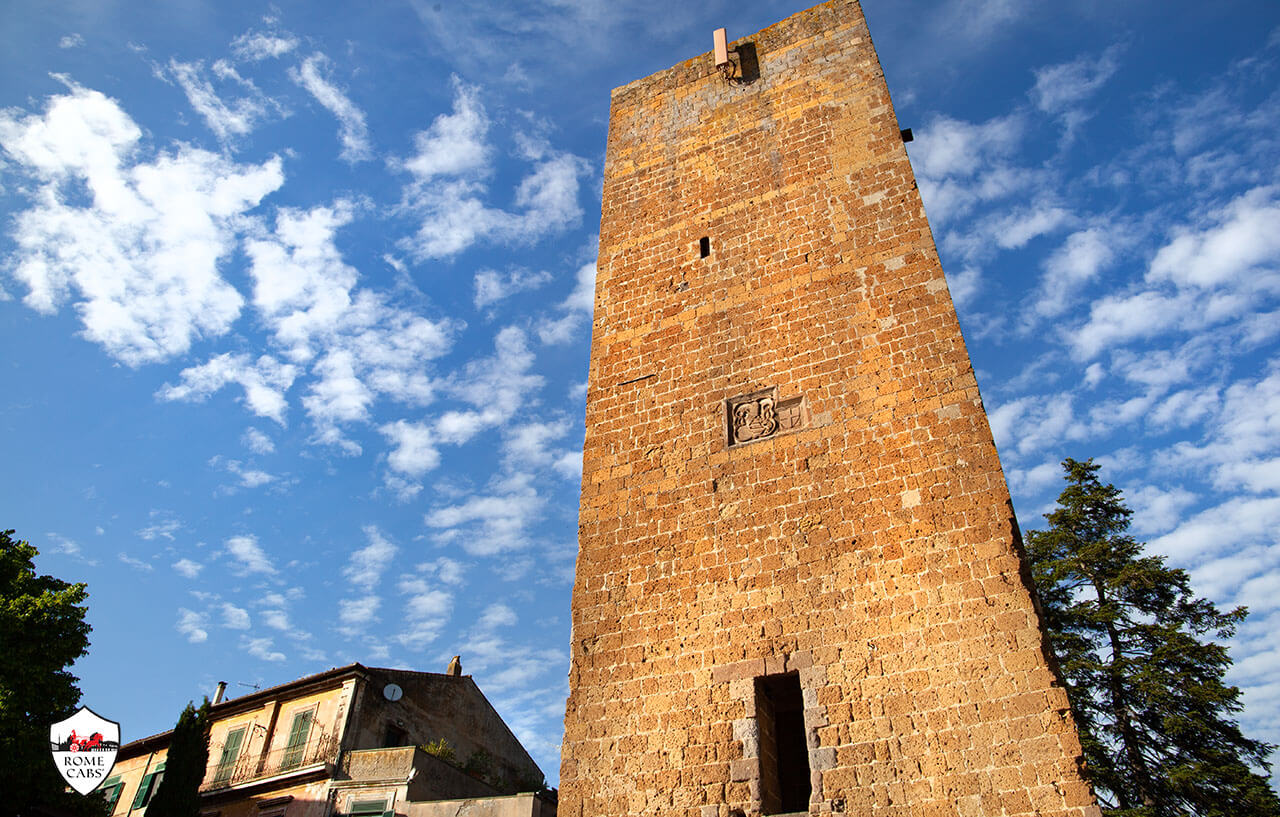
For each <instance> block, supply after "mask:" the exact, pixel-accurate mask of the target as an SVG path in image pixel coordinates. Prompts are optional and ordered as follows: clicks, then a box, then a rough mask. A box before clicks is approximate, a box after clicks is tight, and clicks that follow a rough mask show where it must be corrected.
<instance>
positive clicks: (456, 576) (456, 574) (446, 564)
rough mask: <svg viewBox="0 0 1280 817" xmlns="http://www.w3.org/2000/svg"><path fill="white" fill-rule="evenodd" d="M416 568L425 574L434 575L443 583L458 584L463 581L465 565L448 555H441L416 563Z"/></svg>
mask: <svg viewBox="0 0 1280 817" xmlns="http://www.w3.org/2000/svg"><path fill="white" fill-rule="evenodd" d="M418 570H420V571H422V572H423V573H425V574H427V575H434V576H435V577H436V578H438V579H439V580H440V581H442V582H444V583H445V584H452V585H459V584H462V583H463V578H462V576H463V574H464V573H465V572H466V570H467V566H466V565H465V564H463V563H462V562H459V561H457V560H455V559H450V558H449V557H448V556H441V557H440V558H438V559H435V560H433V561H430V562H423V563H422V564H420V565H418Z"/></svg>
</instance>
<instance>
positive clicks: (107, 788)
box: [99, 775, 124, 813]
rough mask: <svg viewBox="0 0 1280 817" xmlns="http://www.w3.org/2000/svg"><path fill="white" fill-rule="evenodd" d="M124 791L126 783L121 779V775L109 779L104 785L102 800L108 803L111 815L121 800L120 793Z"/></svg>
mask: <svg viewBox="0 0 1280 817" xmlns="http://www.w3.org/2000/svg"><path fill="white" fill-rule="evenodd" d="M123 789H124V781H123V780H121V779H120V775H116V776H114V777H108V778H107V779H106V780H105V781H103V783H102V788H101V789H99V791H101V792H102V799H103V800H106V801H107V811H108V813H110V812H111V811H112V810H113V809H115V807H116V802H117V801H119V800H120V792H121V791H122V790H123Z"/></svg>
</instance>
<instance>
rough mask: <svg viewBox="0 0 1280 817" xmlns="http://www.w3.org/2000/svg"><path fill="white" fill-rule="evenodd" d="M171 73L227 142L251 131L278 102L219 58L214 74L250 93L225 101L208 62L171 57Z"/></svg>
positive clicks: (210, 125)
mask: <svg viewBox="0 0 1280 817" xmlns="http://www.w3.org/2000/svg"><path fill="white" fill-rule="evenodd" d="M169 73H170V74H171V75H172V76H173V78H174V79H175V80H176V81H177V83H178V87H180V88H181V89H182V93H183V94H185V95H186V97H187V102H188V103H190V105H191V108H192V110H194V111H195V112H196V113H197V114H199V115H200V118H201V119H203V120H204V122H205V124H206V125H207V126H208V127H209V130H211V131H213V134H214V135H215V136H217V137H218V141H219V142H221V143H222V144H224V145H227V144H231V143H232V142H233V141H234V140H235V139H236V137H239V136H244V135H246V134H248V133H250V132H251V131H252V130H253V128H254V126H255V125H257V123H258V122H259V121H261V120H262V119H265V118H266V117H267V116H269V115H270V114H271V113H272V112H273V110H274V109H275V106H274V105H273V104H272V103H271V102H270V101H269V100H268V99H267V98H266V97H265V96H263V95H262V92H261V91H259V90H258V88H257V86H256V85H254V84H253V82H251V81H250V80H247V79H245V78H244V77H242V76H240V74H239V73H238V72H237V71H236V70H235V68H233V67H232V66H231V65H230V64H228V63H226V62H224V61H221V60H220V61H218V62H217V63H215V64H214V74H215V75H216V76H217V77H218V78H220V79H221V80H223V82H224V84H228V83H229V84H234V85H236V86H238V87H239V88H240V89H241V90H242V91H244V92H246V95H244V96H240V97H237V98H235V99H233V100H231V101H230V102H227V101H224V100H223V98H222V97H221V96H219V95H218V92H217V91H216V90H214V87H213V81H212V80H211V79H210V78H209V77H208V75H207V74H206V73H205V69H204V63H202V62H200V61H198V60H197V61H196V62H178V61H177V60H170V61H169Z"/></svg>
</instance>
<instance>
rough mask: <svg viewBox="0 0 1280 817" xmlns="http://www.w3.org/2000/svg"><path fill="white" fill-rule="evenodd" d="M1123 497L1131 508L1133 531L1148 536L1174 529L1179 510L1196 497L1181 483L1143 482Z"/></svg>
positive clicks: (1188, 506) (1182, 509) (1183, 509)
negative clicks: (1167, 484) (1174, 484)
mask: <svg viewBox="0 0 1280 817" xmlns="http://www.w3.org/2000/svg"><path fill="white" fill-rule="evenodd" d="M1125 499H1126V501H1127V502H1128V505H1129V507H1131V508H1132V509H1133V524H1132V529H1133V532H1134V533H1137V534H1140V535H1151V534H1156V533H1163V532H1165V531H1168V530H1171V529H1173V527H1174V526H1176V525H1177V524H1178V523H1179V522H1180V521H1181V520H1182V512H1183V511H1185V510H1186V509H1187V508H1190V507H1191V506H1192V505H1194V504H1195V503H1196V501H1197V499H1198V497H1197V496H1196V495H1195V494H1193V493H1191V492H1190V491H1188V490H1186V489H1185V488H1182V487H1181V486H1174V487H1172V488H1168V489H1165V488H1161V487H1159V486H1156V485H1144V486H1142V487H1141V488H1138V489H1137V490H1134V491H1126V492H1125Z"/></svg>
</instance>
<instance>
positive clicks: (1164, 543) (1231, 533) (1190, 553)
mask: <svg viewBox="0 0 1280 817" xmlns="http://www.w3.org/2000/svg"><path fill="white" fill-rule="evenodd" d="M1277 528H1280V497H1274V496H1272V497H1265V498H1254V497H1235V498H1233V499H1230V500H1227V501H1226V502H1223V503H1222V504H1220V505H1216V506H1214V507H1212V508H1208V509H1207V510H1204V511H1201V512H1200V513H1197V514H1196V515H1194V516H1192V517H1191V518H1190V519H1187V520H1186V521H1184V522H1182V523H1181V524H1180V525H1178V527H1177V528H1175V529H1174V530H1172V531H1170V532H1169V533H1166V534H1165V535H1163V536H1160V537H1158V538H1156V539H1153V540H1151V542H1150V550H1151V551H1153V552H1155V553H1161V554H1165V555H1168V556H1170V557H1171V558H1172V559H1174V560H1175V561H1176V562H1179V563H1182V564H1192V565H1195V564H1198V563H1201V562H1203V561H1206V560H1207V559H1209V558H1211V557H1218V556H1221V555H1224V554H1229V553H1231V552H1233V551H1235V550H1238V549H1241V548H1243V547H1246V546H1248V545H1256V544H1262V543H1270V542H1274V536H1275V531H1276V529H1277Z"/></svg>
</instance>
